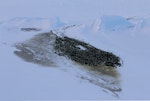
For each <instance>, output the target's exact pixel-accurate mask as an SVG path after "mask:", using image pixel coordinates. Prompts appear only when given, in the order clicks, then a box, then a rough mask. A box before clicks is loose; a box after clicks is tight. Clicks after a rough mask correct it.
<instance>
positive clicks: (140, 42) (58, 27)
mask: <svg viewBox="0 0 150 101" xmlns="http://www.w3.org/2000/svg"><path fill="white" fill-rule="evenodd" d="M149 3H150V1H149V0H142V1H137V0H132V1H131V0H116V1H113V0H95V1H94V2H93V1H92V0H82V1H81V0H61V1H60V0H38V1H35V0H32V1H31V0H21V1H20V0H13V1H12V2H11V1H8V0H4V1H0V12H1V15H0V47H1V51H0V52H1V53H0V57H1V62H0V69H1V70H0V80H1V83H0V95H1V96H0V100H3V101H10V100H11V101H20V100H60V99H61V100H78V99H80V100H106V99H107V100H108V99H111V100H116V99H120V100H148V99H150V97H149V93H150V89H149V85H150V82H149V66H150V62H149V60H150V53H149V52H150V46H149V44H148V43H149V39H150V35H149V32H150V30H149V29H150V17H149V10H150V6H149ZM22 27H23V28H30V27H35V28H40V29H42V30H41V31H39V32H35V31H31V32H24V31H21V30H20V28H22ZM50 30H54V31H55V32H57V34H59V35H62V34H63V35H64V36H69V37H72V38H75V39H79V40H82V41H84V42H87V43H90V44H91V45H93V46H95V47H97V48H100V49H103V50H106V51H109V52H113V53H114V54H116V55H118V56H119V57H121V59H122V61H123V66H122V67H120V68H118V69H117V70H118V72H119V74H120V76H119V77H118V78H117V79H113V80H119V81H120V82H119V85H117V86H119V87H121V88H122V91H121V92H119V93H118V95H119V98H117V97H115V96H113V94H112V93H111V92H109V91H108V90H106V89H105V88H102V87H99V86H97V85H94V84H93V83H90V82H88V80H86V79H85V80H83V79H81V78H80V76H84V77H88V78H91V79H92V80H95V81H96V80H97V77H96V75H93V74H92V72H90V73H89V72H88V71H85V70H84V68H82V66H79V65H77V64H75V63H74V62H72V61H70V60H67V59H66V58H64V57H57V56H56V57H55V59H54V60H55V61H56V62H57V66H51V67H44V66H41V65H38V64H34V63H32V62H25V61H23V60H22V59H21V58H19V57H17V56H16V55H15V54H14V51H15V50H16V48H15V47H14V44H16V43H20V42H24V41H26V40H29V39H31V38H32V37H33V36H34V35H37V34H39V33H42V32H49V31H50ZM79 48H81V49H84V47H80V46H79ZM101 78H106V80H109V79H111V78H107V77H105V76H102V75H101V77H100V78H99V79H98V80H100V79H101ZM100 82H101V81H100ZM104 90H105V91H106V92H107V93H106V92H104Z"/></svg>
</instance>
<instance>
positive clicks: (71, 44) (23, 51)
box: [14, 31, 121, 68]
mask: <svg viewBox="0 0 150 101" xmlns="http://www.w3.org/2000/svg"><path fill="white" fill-rule="evenodd" d="M16 48H17V49H19V50H20V51H18V50H17V51H15V52H14V53H15V54H16V55H18V56H20V57H21V58H24V60H26V61H27V60H28V61H32V62H36V63H42V64H44V63H48V62H49V61H50V60H49V58H50V59H52V58H53V57H52V56H53V55H52V54H55V55H56V54H57V55H59V56H65V57H67V58H69V59H71V60H73V61H75V62H77V63H79V64H82V65H87V66H91V67H93V68H94V67H96V68H97V67H99V68H100V67H107V68H108V67H111V68H112V67H119V66H121V62H120V58H119V57H118V56H116V55H114V54H113V53H110V52H106V51H103V50H101V49H98V48H96V47H94V46H92V45H90V44H88V43H85V42H83V41H79V40H77V39H73V38H69V37H67V36H64V37H62V36H57V35H56V34H55V33H53V32H52V31H51V32H49V33H42V34H39V35H36V36H35V37H33V38H32V39H30V40H27V41H25V42H23V43H19V44H16ZM35 57H36V58H35ZM40 61H42V62H40Z"/></svg>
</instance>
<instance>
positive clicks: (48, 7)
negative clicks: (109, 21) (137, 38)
mask: <svg viewBox="0 0 150 101" xmlns="http://www.w3.org/2000/svg"><path fill="white" fill-rule="evenodd" d="M149 5H150V0H0V13H1V14H0V19H5V18H13V17H56V16H57V17H60V18H62V19H78V18H82V19H84V18H85V17H86V18H88V17H89V15H90V17H99V16H100V15H103V14H107V15H108V14H110V15H112V14H113V15H122V16H141V15H148V14H150V13H149V12H150V6H149ZM79 11H80V12H79Z"/></svg>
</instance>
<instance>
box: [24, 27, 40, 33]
mask: <svg viewBox="0 0 150 101" xmlns="http://www.w3.org/2000/svg"><path fill="white" fill-rule="evenodd" d="M21 31H26V32H28V31H41V29H40V28H21Z"/></svg>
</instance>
